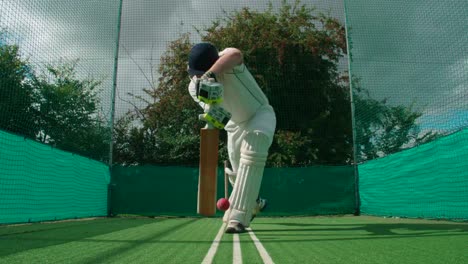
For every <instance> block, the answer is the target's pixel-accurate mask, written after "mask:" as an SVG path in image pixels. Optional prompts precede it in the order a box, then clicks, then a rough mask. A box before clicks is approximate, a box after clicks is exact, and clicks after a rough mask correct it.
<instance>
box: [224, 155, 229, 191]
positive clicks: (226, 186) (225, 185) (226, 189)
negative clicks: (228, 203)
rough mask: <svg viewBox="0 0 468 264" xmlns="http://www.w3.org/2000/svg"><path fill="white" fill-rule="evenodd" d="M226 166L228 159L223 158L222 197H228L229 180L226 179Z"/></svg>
mask: <svg viewBox="0 0 468 264" xmlns="http://www.w3.org/2000/svg"><path fill="white" fill-rule="evenodd" d="M227 167H228V161H227V160H225V161H224V198H226V199H228V196H229V194H228V182H229V179H228V175H227V173H226V168H227Z"/></svg>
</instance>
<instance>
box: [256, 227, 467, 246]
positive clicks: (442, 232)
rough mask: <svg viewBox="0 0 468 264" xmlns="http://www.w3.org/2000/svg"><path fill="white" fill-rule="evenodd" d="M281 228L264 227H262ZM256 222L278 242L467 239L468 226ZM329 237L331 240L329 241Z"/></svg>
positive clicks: (258, 231) (261, 230)
mask: <svg viewBox="0 0 468 264" xmlns="http://www.w3.org/2000/svg"><path fill="white" fill-rule="evenodd" d="M264 224H265V225H268V226H272V225H273V226H278V228H262V225H264ZM264 224H262V223H256V224H255V228H254V232H255V233H258V234H264V235H267V236H268V239H271V240H274V241H278V239H281V237H282V236H288V237H289V238H288V240H287V241H286V242H289V241H294V240H290V238H291V237H298V240H320V241H323V240H347V239H350V240H352V239H356V238H359V239H376V238H378V239H390V238H405V237H428V236H456V235H464V236H468V224H467V223H453V224H452V223H437V222H434V223H426V222H424V223H355V224H353V223H350V224H337V223H330V224H306V223H304V224H301V223H284V222H281V223H271V222H269V223H264ZM307 237H308V238H307ZM327 237H328V238H327Z"/></svg>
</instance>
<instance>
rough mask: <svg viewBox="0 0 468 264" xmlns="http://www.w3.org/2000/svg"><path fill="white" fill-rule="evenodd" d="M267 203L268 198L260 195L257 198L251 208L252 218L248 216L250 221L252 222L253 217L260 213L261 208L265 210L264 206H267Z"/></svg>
mask: <svg viewBox="0 0 468 264" xmlns="http://www.w3.org/2000/svg"><path fill="white" fill-rule="evenodd" d="M267 205H268V200H267V199H262V198H260V197H258V198H257V205H256V206H255V208H254V209H253V211H252V218H250V222H252V221H253V220H254V218H255V217H256V216H257V215H258V214H259V213H260V212H263V210H265V208H266V207H267Z"/></svg>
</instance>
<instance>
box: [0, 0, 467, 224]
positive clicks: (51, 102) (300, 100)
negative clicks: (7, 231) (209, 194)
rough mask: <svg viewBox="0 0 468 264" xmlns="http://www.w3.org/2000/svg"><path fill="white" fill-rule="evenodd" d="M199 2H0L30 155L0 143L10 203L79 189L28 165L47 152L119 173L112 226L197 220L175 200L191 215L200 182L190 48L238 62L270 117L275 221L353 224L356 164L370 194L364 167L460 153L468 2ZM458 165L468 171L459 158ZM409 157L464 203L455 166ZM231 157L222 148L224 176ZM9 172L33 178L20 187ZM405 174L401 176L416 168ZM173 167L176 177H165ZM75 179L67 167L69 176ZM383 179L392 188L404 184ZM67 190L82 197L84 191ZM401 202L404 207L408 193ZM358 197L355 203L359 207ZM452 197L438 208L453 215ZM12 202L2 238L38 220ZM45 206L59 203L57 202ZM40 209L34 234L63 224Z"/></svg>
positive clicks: (269, 189)
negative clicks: (341, 216) (131, 218)
mask: <svg viewBox="0 0 468 264" xmlns="http://www.w3.org/2000/svg"><path fill="white" fill-rule="evenodd" d="M195 2H196V3H195ZM195 2H193V3H182V2H180V1H166V2H162V1H96V0H82V1H75V2H73V3H71V2H70V1H67V0H52V1H48V0H23V1H17V0H0V131H6V132H8V133H13V134H15V135H18V136H20V137H18V138H16V137H13V138H15V140H16V141H18V140H19V139H21V137H24V138H28V139H29V140H27V141H25V142H27V143H28V144H21V145H20V146H16V147H15V148H11V144H12V141H11V140H10V137H12V136H11V135H10V134H5V135H8V136H4V137H3V138H0V148H2V149H5V150H8V153H9V155H2V156H0V164H3V165H2V167H0V181H8V190H9V192H10V194H12V193H14V194H16V193H23V194H24V192H25V190H27V188H29V187H28V186H30V185H31V184H29V183H28V180H29V179H28V177H29V176H25V175H40V177H42V178H34V183H36V182H38V181H40V182H41V184H42V185H44V186H46V185H47V184H52V185H53V184H55V183H50V182H49V181H51V180H52V179H54V180H56V179H57V178H58V179H59V180H58V181H57V182H61V180H62V179H71V177H75V176H74V175H75V174H73V173H74V172H72V171H68V172H62V171H61V170H60V169H61V167H59V168H57V167H48V165H49V163H50V162H49V163H44V162H40V161H39V160H38V159H37V157H38V156H39V155H42V154H38V153H35V151H36V149H39V148H40V149H42V148H43V147H44V149H45V148H47V147H45V146H46V145H50V146H51V147H54V149H51V151H52V152H51V153H55V154H54V155H56V156H54V158H57V161H63V160H65V161H66V162H75V161H74V160H72V159H69V156H70V154H69V152H71V153H75V154H80V155H83V156H85V157H88V158H91V159H93V160H97V161H100V162H104V163H106V164H107V163H108V164H115V165H116V167H115V168H114V169H113V171H114V174H115V177H116V178H115V180H114V182H115V183H116V184H117V185H115V186H114V189H113V197H114V198H113V203H112V205H113V209H114V211H115V212H118V213H144V214H176V215H183V214H191V212H194V206H195V205H194V204H193V203H191V204H189V203H185V202H183V201H182V200H178V199H179V198H180V197H183V198H184V197H188V198H184V199H189V200H194V197H195V193H196V191H195V188H196V186H197V184H196V175H197V170H196V169H189V168H188V167H184V166H192V167H193V166H196V165H197V164H198V155H199V153H198V148H199V134H198V133H199V129H200V128H201V127H202V126H203V125H204V124H203V123H202V122H200V121H199V120H198V114H200V113H201V109H200V108H199V107H198V106H197V105H196V104H195V103H194V102H193V101H192V100H191V98H190V97H189V95H188V93H187V85H188V83H189V79H188V78H187V77H188V75H187V72H186V66H187V54H188V51H189V49H190V47H191V46H192V44H194V43H196V42H199V41H210V42H212V43H214V44H215V45H216V46H218V48H219V49H220V50H221V49H223V48H226V47H230V46H234V47H237V48H239V49H241V50H242V51H243V53H244V59H245V64H246V65H247V66H248V67H249V69H250V70H251V72H252V73H253V75H254V76H255V78H256V79H257V80H258V82H259V85H260V86H261V88H262V89H263V90H264V92H265V93H266V94H267V96H268V97H269V100H270V102H271V104H272V105H273V106H274V108H275V111H276V113H277V120H278V124H277V133H276V134H275V137H274V141H273V145H272V147H271V149H270V155H269V157H268V161H267V164H268V166H269V167H275V168H277V169H273V168H269V169H267V172H266V176H265V181H264V185H263V188H264V189H263V190H262V192H264V194H265V196H268V198H269V199H270V200H271V201H272V204H274V206H276V207H273V208H272V210H271V211H270V214H276V215H282V214H285V215H290V214H321V213H323V214H329V213H346V212H354V202H353V201H354V195H351V193H352V192H354V189H355V188H354V179H355V176H354V175H353V172H354V171H351V170H350V168H351V167H350V166H352V164H355V163H359V164H360V170H361V172H360V173H361V178H362V180H363V181H367V180H370V179H375V180H377V179H376V178H374V177H373V176H372V173H371V174H370V173H369V170H368V167H366V166H368V165H370V164H374V163H373V160H374V159H378V162H377V161H376V162H377V163H376V164H377V165H375V166H377V167H374V168H375V170H378V168H380V172H383V171H384V168H388V166H387V165H386V164H385V162H386V161H387V160H388V161H389V162H390V160H391V159H393V158H392V155H398V154H399V152H401V151H403V150H406V149H412V148H414V147H418V146H423V144H425V143H429V144H432V143H431V142H433V144H436V145H438V144H440V143H437V142H442V141H435V140H437V139H439V138H440V140H444V139H443V138H446V136H449V137H448V138H452V139H453V140H454V141H456V142H458V144H459V145H460V146H463V145H467V140H466V137H465V136H464V133H455V134H453V135H451V134H452V133H454V132H456V131H460V130H462V129H464V128H466V127H467V125H468V111H467V109H468V98H467V96H468V91H467V87H466V83H468V69H467V67H468V64H467V59H468V58H467V56H466V54H468V50H467V47H468V45H467V43H468V25H467V24H466V23H465V22H466V17H468V14H467V12H468V2H466V1H456V0H450V1H435V0H430V1H411V2H408V1H402V0H399V1H383V0H377V1H371V2H369V1H364V0H357V1H349V0H345V1H322V0H320V1H315V0H314V1H312V0H310V1H306V0H304V1H300V2H298V1H292V0H291V1H282V0H276V1H269V0H262V1H255V2H253V1H251V2H246V1H240V2H239V1H238V2H236V1H198V2H197V1H195ZM345 7H346V8H345ZM345 11H346V12H345ZM345 29H346V30H345ZM348 54H350V56H348ZM349 58H352V60H351V59H350V61H348V60H349ZM348 62H349V63H348ZM348 70H349V71H350V72H351V74H349V73H348ZM349 75H350V76H351V78H349V77H350V76H349ZM350 82H351V84H352V85H351V89H349V88H350ZM350 90H351V91H352V93H351V94H352V96H350ZM351 99H352V104H351ZM3 134H4V133H3V132H2V135H3ZM353 137H354V138H353ZM16 141H13V142H16ZM34 141H38V142H41V144H32V143H34ZM37 146H41V147H37ZM424 146H425V145H424ZM57 149H61V150H65V151H68V152H60V153H61V154H58V153H59V152H58V151H57ZM418 149H424V148H419V147H418ZM353 151H354V153H353ZM454 151H455V152H456V153H458V154H459V156H463V155H465V156H466V149H465V148H463V147H458V146H455V147H454ZM405 153H406V152H405ZM429 153H430V154H429ZM49 154H50V153H49ZM49 154H48V155H49ZM50 155H52V154H50ZM414 155H415V157H418V158H417V159H416V158H414V159H415V160H412V161H411V162H412V163H413V164H427V165H426V166H427V167H426V168H425V170H421V171H424V173H419V174H418V175H419V177H421V178H424V179H418V180H420V183H421V185H424V184H427V185H432V186H437V182H434V180H435V178H433V177H431V176H432V175H438V176H439V177H443V178H444V179H456V180H454V181H453V182H452V185H450V187H451V188H453V189H452V190H451V193H457V194H460V193H461V192H460V190H463V188H465V187H464V186H466V177H465V178H464V176H463V175H462V176H460V175H454V173H458V172H459V171H462V169H464V168H465V167H466V163H464V161H463V160H461V159H451V161H452V163H451V164H450V168H451V169H445V168H448V167H449V166H447V167H439V166H437V165H436V163H434V162H432V163H431V162H428V161H429V160H430V159H429V158H426V157H429V156H430V155H432V156H436V157H438V156H441V159H443V155H446V153H445V152H443V151H441V150H440V149H439V150H438V151H436V152H434V151H432V150H429V149H427V150H422V151H421V152H418V153H414ZM26 156H27V157H26ZM62 156H63V157H62ZM226 156H227V155H226V135H225V134H224V133H222V136H221V145H220V160H224V159H226ZM12 157H15V158H16V157H22V159H24V160H23V161H22V162H25V163H28V164H29V163H33V162H37V165H36V167H37V168H40V169H39V170H38V171H33V170H30V171H26V170H25V168H23V167H21V166H22V163H18V162H17V161H16V160H15V158H12ZM383 157H386V158H388V159H379V158H383ZM28 159H30V160H28ZM408 159H409V160H411V159H413V158H410V157H409V158H408ZM366 162H370V163H369V164H367V163H366ZM371 162H372V163H371ZM399 162H401V164H397V165H395V168H402V167H405V166H406V165H407V164H406V162H409V161H407V160H404V159H399ZM52 164H53V163H52ZM99 164H100V163H99ZM392 164H393V163H392ZM120 165H122V166H120ZM124 165H125V166H135V167H128V168H127V167H124ZM145 165H147V166H145ZM150 165H156V167H151V166H150ZM166 165H171V167H161V166H166ZM57 166H58V165H57ZM61 166H62V165H61ZM70 166H75V164H73V163H72V164H69V163H66V164H63V167H65V168H68V167H70ZM320 166H327V167H320ZM331 166H336V167H331ZM378 166H380V167H378ZM418 166H419V165H418ZM421 166H422V165H421ZM36 167H34V168H36ZM26 168H27V169H31V168H33V167H26ZM101 169H102V168H101V167H100V166H98V167H96V171H90V172H89V173H88V174H89V175H94V174H101ZM389 170H390V171H389V172H387V173H385V177H389V179H391V178H392V177H393V176H396V175H398V177H410V176H412V175H407V174H405V175H404V176H403V175H402V174H400V173H404V170H402V171H400V170H393V169H389ZM15 171H17V172H18V173H16V174H15V173H14V172H15ZM19 172H21V173H19ZM406 173H408V172H406ZM12 175H14V176H12ZM50 175H59V176H57V177H55V176H54V177H53V178H50V177H52V176H50ZM155 175H156V176H155ZM168 175H170V176H168ZM49 176H50V177H49ZM166 176H167V177H166ZM34 177H36V176H34ZM37 177H39V176H37ZM184 179H185V180H186V179H189V180H187V181H188V182H189V183H187V185H183V184H181V182H183V180H184ZM379 180H385V178H382V179H380V178H379ZM159 181H161V183H163V185H161V184H159ZM194 181H195V182H194ZM301 181H303V183H299V182H301ZM25 182H26V183H25ZM415 182H417V180H415ZM423 182H424V183H423ZM68 184H70V186H67V188H71V189H73V190H76V191H75V192H79V191H80V190H84V189H81V188H82V187H83V186H80V183H79V182H76V181H68ZM378 184H379V183H378V181H375V185H378ZM166 185H167V186H172V187H174V188H173V189H175V190H180V195H174V192H173V191H169V190H168V189H167V188H165V186H166ZM369 185H370V186H372V185H373V183H372V182H371V183H369ZM54 186H55V185H54ZM447 186H448V185H447ZM60 187H61V186H59V187H57V186H55V187H53V188H52V189H54V190H55V189H56V188H60ZM176 187H177V188H176ZM2 188H7V187H2ZM83 188H85V189H86V187H83ZM398 188H400V190H401V197H406V194H405V190H406V189H405V188H406V187H405V186H403V185H402V186H400V187H398ZM398 188H397V187H395V189H396V190H398ZM421 188H422V187H421ZM447 188H448V187H447ZM356 189H357V188H356ZM155 190H157V192H155ZM183 190H184V191H183ZM367 190H369V189H367V188H363V190H361V195H362V197H363V199H364V198H365V197H369V193H367ZM296 191H297V192H296ZM414 191H417V192H425V190H424V189H415V190H414ZM100 192H102V193H100V194H97V193H96V196H95V197H94V198H92V199H100V198H98V197H103V199H105V197H106V190H105V189H104V188H102V189H101V190H100ZM447 192H448V190H443V191H442V190H441V191H440V192H432V195H434V196H438V197H440V199H445V200H450V199H455V198H454V197H452V196H448V195H446V193H447ZM52 193H53V192H52ZM23 194H22V195H23ZM396 195H397V193H395V196H396ZM11 197H16V198H17V200H9V201H8V203H7V204H8V208H10V209H9V211H7V212H8V213H5V214H4V213H3V212H2V217H5V218H4V219H13V218H14V220H5V221H6V222H10V221H28V220H29V218H31V219H33V221H34V219H38V218H37V217H36V216H35V215H34V214H31V217H26V215H24V217H23V220H21V219H17V218H16V217H17V214H18V213H17V212H19V211H21V210H22V205H23V200H25V201H29V200H28V199H33V198H32V197H29V198H28V197H27V195H25V194H24V195H23V196H11ZM11 197H10V198H11ZM128 197H133V198H128ZM370 197H372V195H371V196H370ZM50 198H51V199H52V200H54V199H55V200H57V201H56V202H57V203H59V204H61V203H62V200H61V197H60V196H57V195H56V196H55V197H52V196H51V197H50ZM462 198H463V197H459V199H457V200H456V201H454V202H455V203H456V202H457V201H458V200H461V199H462ZM90 199H91V198H90ZM126 199H129V200H126ZM428 199H429V197H428ZM52 200H51V201H52ZM171 201H173V203H174V204H171ZM367 201H369V199H367V198H366V202H367ZM89 202H91V201H89ZM93 202H95V203H99V204H100V203H102V201H94V200H93ZM153 202H154V203H153ZM374 202H379V201H374ZM405 202H408V201H405V200H403V199H402V200H400V203H401V204H400V205H398V204H394V205H392V207H398V206H402V207H405V204H403V203H405ZM28 203H29V202H28ZM139 204H140V205H139ZM367 204H369V203H367ZM77 206H80V205H77ZM133 206H135V207H134V208H132V207H133ZM366 206H367V205H366ZM34 208H35V210H38V211H39V210H40V211H42V212H43V214H44V217H43V219H45V218H47V217H46V216H47V215H48V216H49V217H48V218H55V217H56V216H55V215H56V213H55V211H54V210H55V209H53V208H52V209H50V211H51V212H48V211H49V208H48V207H41V206H35V207H34ZM365 208H366V209H365V211H366V213H369V214H372V213H373V212H372V210H369V209H368V208H369V207H365ZM384 209H385V208H382V210H384ZM426 209H427V213H424V212H422V214H423V215H428V217H431V216H432V215H434V214H435V213H434V214H433V213H430V214H429V213H428V212H436V211H437V212H438V213H437V214H435V217H438V216H441V217H443V216H444V215H447V216H448V215H453V214H452V213H451V212H452V211H451V210H453V209H452V207H449V208H447V209H444V208H442V207H437V208H436V207H433V208H432V207H431V208H426ZM444 210H445V211H444ZM414 211H417V209H416V208H414V210H413V209H412V211H410V209H408V212H407V213H404V212H401V215H411V214H412V213H410V212H414ZM465 211H466V209H465ZM374 213H375V214H377V213H376V212H374ZM91 214H94V213H91ZM83 215H85V214H83ZM464 215H466V214H464ZM57 217H58V218H61V217H62V216H57ZM63 217H65V216H63ZM70 217H71V216H70ZM450 217H452V216H450ZM453 217H456V216H453ZM26 218H27V219H26Z"/></svg>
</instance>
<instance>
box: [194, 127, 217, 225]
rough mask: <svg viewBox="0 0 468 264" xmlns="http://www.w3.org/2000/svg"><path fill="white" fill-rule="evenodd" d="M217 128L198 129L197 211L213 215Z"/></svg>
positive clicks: (205, 214) (215, 184) (201, 213)
mask: <svg viewBox="0 0 468 264" xmlns="http://www.w3.org/2000/svg"><path fill="white" fill-rule="evenodd" d="M218 145H219V129H216V128H202V129H201V130H200V168H199V169H200V174H199V176H198V203H197V213H198V214H200V215H203V216H213V215H214V214H215V213H216V186H217V183H216V181H217V174H218Z"/></svg>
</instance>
